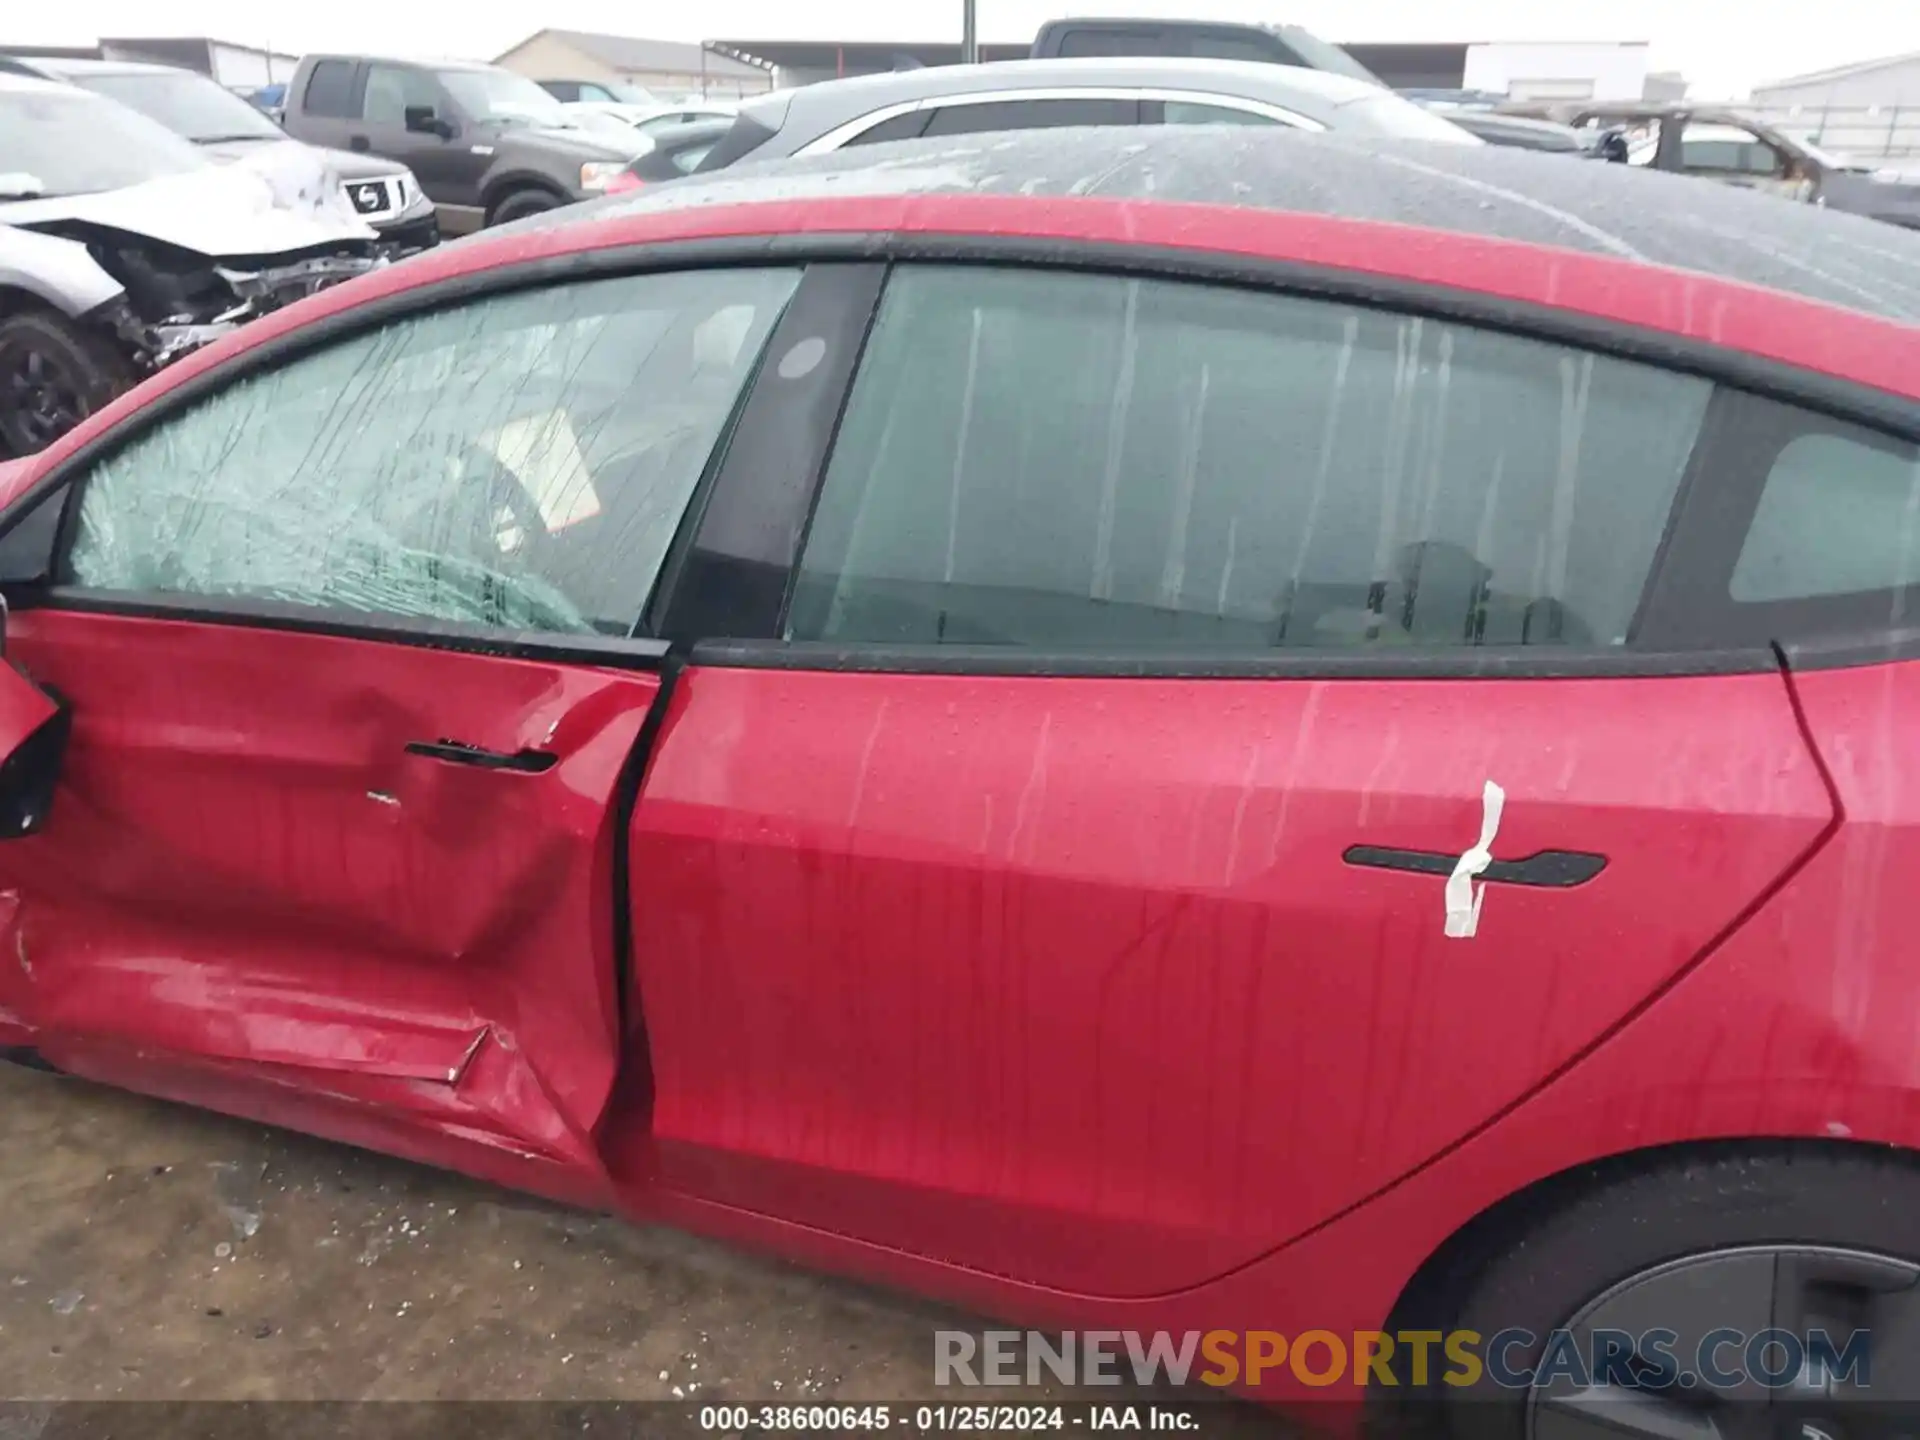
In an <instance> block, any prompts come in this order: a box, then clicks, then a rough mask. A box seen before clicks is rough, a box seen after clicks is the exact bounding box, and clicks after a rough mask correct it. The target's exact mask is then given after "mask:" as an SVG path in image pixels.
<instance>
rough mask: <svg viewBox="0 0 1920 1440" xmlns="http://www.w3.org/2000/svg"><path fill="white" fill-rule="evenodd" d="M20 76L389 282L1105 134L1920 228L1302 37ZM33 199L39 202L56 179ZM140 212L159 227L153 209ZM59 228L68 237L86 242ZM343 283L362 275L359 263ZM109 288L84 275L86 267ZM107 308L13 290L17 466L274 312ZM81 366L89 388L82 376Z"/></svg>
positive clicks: (1753, 152)
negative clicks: (1393, 149)
mask: <svg viewBox="0 0 1920 1440" xmlns="http://www.w3.org/2000/svg"><path fill="white" fill-rule="evenodd" d="M6 73H12V74H16V75H23V76H32V77H35V78H37V79H39V80H42V81H45V82H49V83H59V84H64V85H68V86H72V87H77V88H79V89H82V90H85V91H87V92H90V93H92V94H93V95H96V96H98V97H102V98H103V99H106V100H110V101H112V102H114V103H116V104H119V105H122V106H125V107H129V108H130V109H131V110H133V111H135V112H138V114H139V115H141V116H144V117H146V118H147V119H148V120H150V121H152V122H155V123H156V124H158V125H160V126H164V127H166V128H167V129H168V130H171V131H172V132H174V134H175V135H177V136H179V137H182V138H184V139H185V140H187V141H190V142H192V143H193V144H194V145H195V146H197V147H199V149H200V150H201V152H202V153H203V154H204V155H205V156H206V157H207V158H208V159H209V160H211V161H215V162H219V163H223V164H239V163H241V162H244V168H246V169H247V170H249V171H250V172H252V173H254V174H261V173H271V174H277V175H279V176H281V177H282V182H283V188H284V184H286V183H290V184H291V185H292V187H293V189H294V190H295V191H297V192H298V193H300V194H302V195H312V194H318V193H319V192H320V191H322V190H326V191H330V192H337V194H338V196H339V198H340V199H341V201H342V202H343V203H344V206H345V208H346V209H347V210H349V211H351V213H352V214H353V215H354V216H356V217H357V218H358V219H359V220H360V221H362V222H364V224H365V225H366V226H367V227H368V228H370V230H371V231H372V232H373V234H374V236H375V239H376V242H377V243H376V245H375V247H374V253H375V255H376V256H378V257H382V258H385V259H387V260H393V259H399V258H404V257H405V256H407V255H410V254H414V253H417V252H418V251H421V250H424V249H428V248H430V247H431V246H433V245H434V244H436V243H437V242H438V241H439V239H440V237H441V234H442V233H443V232H444V233H446V234H448V235H465V234H469V233H472V232H474V231H477V230H480V229H483V228H485V227H488V226H493V225H500V224H506V223H512V222H515V221H519V220H523V219H526V218H527V217H529V216H532V215H536V214H539V213H541V212H543V211H546V210H550V209H554V208H557V207H561V206H565V205H570V204H574V203H578V202H581V201H584V200H589V199H592V198H595V197H599V196H605V195H617V194H622V193H627V192H631V191H633V190H636V189H640V188H643V187H646V186H653V185H660V184H665V183H672V182H677V181H679V180H682V179H684V178H685V177H686V176H688V175H690V174H695V173H710V172H712V171H715V170H719V169H724V168H726V167H729V166H732V165H736V164H740V163H742V162H746V161H754V162H765V161H772V160H778V159H784V158H791V157H800V156H808V155H816V154H823V153H828V152H832V151H835V150H839V149H841V148H844V147H864V146H870V145H877V144H887V143H895V142H900V141H905V140H911V139H917V138H939V137H957V136H964V135H971V134H980V133H1003V132H1016V131H1023V130H1033V129H1052V128H1065V127H1085V126H1092V127H1100V128H1106V129H1115V128H1119V129H1128V128H1140V127H1190V126H1196V125H1203V126H1231V127H1240V128H1244V127H1249V126H1253V127H1267V128H1277V129H1280V130H1291V131H1296V132H1301V133H1329V134H1337V135H1346V136H1354V137H1361V138H1371V139H1374V140H1379V141H1382V142H1386V141H1393V140H1401V139H1416V140H1422V141H1427V142H1431V143H1434V144H1441V145H1450V146H1459V145H1475V144H1482V143H1490V144H1494V145H1498V146H1503V147H1510V148H1516V147H1517V148H1522V149H1529V150H1536V151H1543V152H1550V153H1555V154H1559V155H1563V156H1569V157H1579V158H1589V159H1601V160H1612V161H1622V162H1625V163H1627V164H1629V165H1631V166H1645V167H1649V168H1658V169H1672V170H1678V171H1681V172H1684V173H1689V174H1697V175H1706V176H1710V177H1711V178H1715V179H1722V180H1728V181H1731V182H1732V183H1735V184H1739V185H1744V186H1747V187H1750V188H1757V189H1767V190H1771V191H1774V192H1777V193H1780V194H1783V195H1787V196H1789V197H1791V198H1794V199H1799V200H1805V201H1810V202H1812V203H1814V204H1817V205H1822V206H1826V207H1829V208H1834V209H1846V210H1852V211H1856V212H1858V213H1863V214H1868V215H1871V216H1873V217H1875V218H1877V219H1883V220H1889V221H1892V222H1893V223H1896V224H1903V225H1917V224H1920V184H1916V183H1914V182H1913V181H1911V180H1910V179H1906V180H1903V179H1902V178H1900V177H1895V176H1892V175H1888V174H1879V175H1876V174H1870V173H1862V172H1859V171H1857V170H1856V169H1854V168H1851V167H1847V166H1845V165H1844V164H1842V163H1841V162H1837V161H1835V160H1833V158H1832V157H1829V156H1825V155H1823V154H1821V153H1820V152H1819V151H1818V150H1817V149H1816V148H1815V147H1812V146H1810V145H1806V144H1804V143H1802V142H1797V141H1793V140H1791V139H1790V138H1789V137H1785V136H1782V135H1779V134H1778V133H1777V132H1773V131H1770V130H1768V129H1767V128H1766V127H1761V126H1757V125H1754V126H1751V127H1748V128H1742V124H1743V122H1741V121H1740V120H1739V118H1738V117H1736V116H1733V115H1731V114H1722V113H1715V112H1707V111H1690V110H1686V109H1675V108H1671V107H1669V108H1668V109H1665V110H1662V109H1659V108H1658V107H1620V108H1615V109H1607V108H1604V107H1592V106H1587V107H1558V108H1554V107H1546V108H1536V110H1535V112H1534V113H1520V111H1522V110H1524V109H1525V108H1526V107H1515V106H1497V105H1491V104H1489V103H1487V101H1486V99H1485V97H1476V96H1464V95H1461V96H1448V95H1440V94H1432V95H1422V96H1419V97H1416V98H1409V97H1407V96H1402V95H1398V94H1396V93H1394V92H1393V91H1391V90H1389V89H1387V88H1386V87H1384V86H1383V85H1381V84H1380V83H1379V81H1378V79H1377V77H1375V76H1373V75H1371V74H1370V73H1369V72H1367V71H1366V70H1365V68H1364V67H1362V66H1360V65H1358V64H1357V63H1356V62H1355V61H1353V59H1352V57H1351V56H1349V55H1347V54H1346V52H1345V51H1343V50H1341V49H1339V47H1337V46H1332V45H1328V44H1327V43H1326V42H1324V41H1321V40H1319V39H1317V38H1316V37H1314V36H1312V35H1311V34H1310V33H1308V32H1306V31H1304V30H1301V29H1299V28H1298V27H1290V26H1281V27H1265V26H1253V25H1235V24H1217V23H1212V22H1199V21H1184V20H1170V19H1072V20H1061V21H1055V22H1051V23H1049V24H1048V25H1046V26H1044V27H1042V29H1041V31H1040V32H1039V34H1038V35H1037V37H1036V39H1035V42H1034V45H1033V47H1032V51H1031V54H1030V56H1029V57H1028V58H1026V59H1023V60H1018V61H1013V62H1007V63H1003V64H989V65H975V66H965V67H961V66H950V67H936V68H923V69H914V70H908V71H903V72H899V73H894V74H886V75H874V76H866V77H861V78H855V79H849V80H842V81H836V82H830V83H825V84H819V85H813V86H806V87H802V88H799V89H787V90H779V91H775V92H772V93H770V94H766V95H762V96H760V97H757V98H755V99H752V100H749V101H746V102H743V103H741V104H738V105H733V104H713V103H708V102H692V101H678V100H670V99H663V98H661V97H658V96H655V95H652V94H650V93H649V92H647V91H645V90H644V89H642V88H640V87H635V86H628V85H605V84H599V83H596V82H592V81H586V80H564V79H561V80H547V81H542V82H537V83H536V82H534V81H531V80H528V79H526V78H524V77H522V76H520V75H517V74H514V73H511V72H509V71H506V70H503V69H500V68H498V67H495V66H491V65H482V64H474V63H467V62H456V61H444V62H422V61H414V60H404V59H396V58H387V57H381V56H371V55H352V54H314V55H309V56H307V57H305V58H304V59H303V60H302V61H301V62H300V65H299V67H298V69H297V71H296V73H295V75H294V76H293V78H292V80H291V81H290V82H289V83H288V84H287V85H285V86H284V87H280V92H281V93H277V94H276V95H275V96H274V97H273V101H274V104H275V106H276V111H275V113H276V114H277V116H278V119H277V120H275V119H272V118H269V117H268V115H267V114H266V113H264V112H263V111H262V110H261V109H260V108H258V107H257V106H256V105H254V104H250V103H248V102H247V101H245V100H242V99H241V98H239V97H238V96H236V95H234V94H232V93H230V92H228V91H227V90H225V89H223V88H222V87H221V86H219V85H218V84H216V83H214V82H213V81H212V80H210V79H208V78H206V77H204V76H200V75H196V74H191V73H189V72H185V71H181V70H175V69H169V68H166V67H161V66H154V65H138V64H127V63H118V62H102V61H80V60H42V59H34V60H24V59H10V58H6V57H0V74H6ZM102 133H105V132H102ZM149 153H151V154H153V155H154V157H155V158H154V159H153V162H152V163H153V167H154V168H153V169H152V171H151V173H146V172H138V171H137V167H136V168H135V169H127V168H125V166H123V167H122V170H121V172H120V173H121V174H122V175H123V176H124V177H125V178H124V180H123V187H124V188H133V189H138V188H139V187H140V186H141V185H142V184H144V182H145V181H147V180H149V179H153V178H156V177H158V176H161V175H165V174H170V173H172V172H171V168H170V167H171V165H172V164H173V162H171V161H167V160H164V159H161V158H159V157H158V152H157V151H156V150H155V145H154V143H153V142H152V139H151V136H149V137H148V141H147V143H145V144H136V145H135V146H134V147H133V149H132V150H131V151H130V152H129V154H130V155H133V156H137V155H142V154H149ZM288 177H294V178H292V179H291V180H289V179H288ZM301 177H304V178H301ZM33 183H34V184H36V185H39V186H41V187H42V189H44V187H45V183H46V182H45V177H36V178H34V180H33ZM13 184H14V191H15V193H14V195H13V197H12V198H13V200H14V202H15V203H16V205H17V204H18V203H19V202H21V201H25V200H27V199H29V198H33V199H36V200H45V199H48V198H51V197H49V196H47V195H44V194H39V195H32V194H30V193H29V191H28V187H27V182H25V181H18V180H16V181H15V182H13ZM124 208H128V209H129V210H130V211H138V210H140V208H141V206H140V203H139V201H138V197H137V196H136V197H131V199H130V201H129V205H128V206H127V207H124ZM283 208H285V207H283ZM18 213H19V215H20V222H19V223H23V224H24V223H28V222H31V223H34V224H37V225H39V226H40V229H39V230H38V232H37V233H38V234H40V235H41V236H42V237H48V238H59V237H57V236H54V235H53V232H52V231H50V230H48V229H47V228H46V226H47V225H48V224H49V223H53V222H52V220H50V219H49V217H48V216H47V215H46V214H45V213H42V212H31V213H29V212H18ZM0 218H5V217H4V216H0ZM55 218H56V219H58V223H61V224H64V225H67V226H68V228H69V230H71V227H72V225H73V224H75V223H77V222H76V221H75V220H74V219H73V218H72V217H65V218H59V217H55ZM338 218H339V217H338V216H337V215H333V216H332V219H331V220H330V221H329V222H328V223H337V221H338ZM134 233H139V232H137V229H136V231H135V232H134ZM0 238H3V239H4V243H6V244H7V245H8V246H9V247H10V251H11V253H12V254H13V255H14V256H15V258H14V260H13V261H12V262H11V263H12V266H13V268H14V269H15V270H20V271H25V270H27V269H31V268H32V267H33V266H34V265H39V266H41V267H45V266H47V265H49V264H51V263H52V262H51V261H49V260H48V259H46V258H45V257H46V251H45V249H44V246H42V247H41V248H40V249H39V250H38V251H37V252H36V253H35V254H34V255H32V256H29V255H28V254H27V253H26V252H27V250H29V249H31V248H32V247H33V245H34V244H35V243H36V242H30V241H27V240H25V239H24V238H22V237H21V236H19V235H10V236H4V237H0ZM148 238H149V239H151V238H152V237H151V236H149V237H148ZM309 238H311V239H312V242H313V244H314V245H321V246H324V245H327V244H332V243H335V242H336V241H338V240H339V238H340V237H338V236H334V235H332V234H331V233H328V234H327V235H326V236H324V237H322V236H321V235H320V234H319V233H318V232H316V233H315V235H313V236H312V237H309ZM197 240H198V243H199V244H200V247H201V249H200V250H199V251H198V252H196V253H204V254H208V255H211V256H215V257H216V258H217V257H220V256H226V255H229V254H232V253H236V252H235V251H234V250H233V246H232V245H231V244H229V243H228V242H226V241H225V240H223V239H221V238H220V237H218V236H217V235H215V234H212V233H211V232H209V231H206V230H205V229H204V228H203V230H202V231H201V232H199V234H198V235H197ZM208 247H211V248H208ZM333 258H334V260H335V261H336V262H337V263H339V264H345V263H347V257H344V256H335V257H333ZM101 263H102V262H101V261H100V260H99V258H98V257H91V256H90V257H89V260H88V264H89V265H92V266H95V267H96V268H97V267H98V266H99V265H100V264H101ZM105 263H106V265H107V269H106V270H105V271H103V272H102V274H103V275H105V276H106V277H107V278H108V279H111V277H112V274H113V267H114V266H115V265H119V266H122V267H123V268H124V265H125V263H126V262H124V261H114V260H109V261H107V262H105ZM330 273H331V272H330ZM339 273H345V272H344V271H341V272H339ZM98 288H99V287H98V285H94V286H93V287H92V288H89V287H88V286H84V285H82V286H77V287H76V286H75V285H74V284H73V283H72V282H71V280H68V279H65V278H64V277H62V278H57V279H56V278H54V277H49V276H46V275H42V276H41V277H40V279H39V281H38V282H37V283H36V284H35V285H34V286H27V285H26V284H25V283H24V282H22V283H21V284H20V285H18V286H17V287H16V292H15V293H16V294H17V295H19V296H22V297H27V299H28V300H30V301H31V304H32V306H33V307H35V316H34V318H32V319H31V320H30V321H29V320H27V319H17V320H16V322H15V324H14V327H13V334H14V336H15V338H14V340H13V342H12V344H13V349H12V351H11V352H0V357H3V356H4V354H5V353H12V354H14V356H15V358H16V360H18V361H19V364H20V365H27V364H28V363H29V362H30V363H31V367H32V368H33V372H34V374H35V375H36V376H38V377H39V380H38V381H37V382H36V384H35V385H34V386H25V382H24V381H21V382H19V383H20V386H21V387H24V388H19V391H18V393H19V394H20V395H22V396H25V395H27V394H29V393H31V394H32V395H33V397H34V398H33V400H32V402H31V403H32V407H33V408H32V409H31V412H30V413H31V414H32V415H33V416H35V417H37V418H34V419H33V420H32V421H31V423H29V422H28V421H26V420H23V419H21V418H20V417H21V415H23V414H27V413H29V412H27V411H24V410H19V409H18V408H16V414H15V418H14V420H13V422H12V433H11V434H9V433H8V432H7V431H6V429H5V428H4V427H0V438H4V443H7V444H9V445H11V446H13V447H15V448H18V447H19V446H21V445H23V444H25V443H27V441H28V438H29V435H30V434H31V435H39V436H42V437H44V436H45V435H46V434H48V433H53V432H57V430H58V428H59V427H61V426H63V425H65V424H67V423H70V420H71V417H72V416H74V415H76V414H85V413H87V411H88V408H89V407H90V406H92V405H94V404H97V403H98V397H99V396H100V395H102V394H110V393H114V391H115V389H116V387H117V386H118V385H119V384H122V383H124V379H125V377H126V375H133V376H137V375H140V374H144V373H149V372H150V371H151V370H152V369H154V368H157V367H159V366H161V365H164V364H166V363H169V362H170V361H171V360H172V359H174V358H177V357H178V356H179V355H181V354H184V353H186V352H187V351H188V350H190V349H192V348H194V347H195V346H196V345H198V344H202V343H205V341H206V340H207V339H208V338H211V337H213V336H214V335H217V334H219V333H223V328H224V327H227V326H230V325H231V324H234V323H238V322H239V321H241V320H244V319H246V318H248V317H249V316H250V315H251V314H253V313H257V312H258V310H259V308H260V305H259V304H258V303H257V302H256V303H253V304H252V307H251V308H250V309H247V310H244V311H237V312H235V313H232V314H228V313H226V311H225V310H218V307H216V310H217V311H218V313H217V318H216V317H215V316H214V315H210V314H206V313H201V311H197V310H191V309H187V308H180V307H174V308H169V305H168V302H166V301H164V300H162V299H159V298H156V297H154V296H151V295H148V294H147V293H146V292H145V291H142V290H141V289H139V287H137V286H136V287H135V289H134V290H133V291H131V292H129V294H130V303H131V304H132V305H133V306H134V316H135V318H134V321H133V322H132V323H133V324H135V325H136V326H140V325H144V326H146V327H148V329H150V330H151V331H152V333H151V334H149V335H145V336H142V337H141V338H139V339H138V340H135V341H129V340H128V338H127V336H128V334H129V333H130V332H128V330H127V328H126V326H125V325H118V326H114V327H110V328H112V329H113V331H114V334H115V335H116V336H117V337H118V338H117V340H116V341H115V342H114V343H116V344H119V345H121V346H122V349H123V352H124V353H122V355H121V358H122V359H123V360H124V361H125V362H126V364H125V366H123V367H119V368H115V367H111V366H107V367H103V366H101V365H97V364H96V365H92V366H81V364H80V359H79V357H80V356H81V354H82V348H83V347H80V338H85V339H87V340H88V341H89V342H93V341H98V339H99V334H100V331H101V322H100V320H99V318H98V317H96V318H94V319H92V320H89V321H84V322H83V321H82V320H81V319H80V318H79V314H80V312H79V311H77V310H76V309H75V308H74V307H75V306H76V305H79V304H81V303H82V302H83V301H84V300H86V299H87V298H88V297H91V296H92V295H93V294H94V291H95V290H97V289H98ZM55 296H58V297H60V298H58V299H55V298H53V297H55ZM22 303H26V302H25V301H23V302H21V303H16V304H15V305H14V306H13V307H12V309H13V310H19V309H21V304H22ZM203 308H204V307H203ZM4 318H5V316H4V314H0V319H4ZM155 327H157V328H155ZM51 330H62V331H63V332H64V333H66V334H67V336H68V339H69V341H70V342H71V343H70V344H69V345H68V347H67V351H66V352H64V353H62V354H61V355H59V356H53V355H50V354H41V353H37V352H36V353H34V354H32V355H24V352H23V350H22V347H23V346H24V347H28V348H31V345H32V344H35V343H41V342H40V341H35V340H34V339H33V337H44V336H45V335H46V334H47V333H50V331H51ZM0 333H4V332H0ZM76 337H80V338H76ZM129 346H130V347H131V348H127V347H129ZM76 367H78V368H79V369H82V370H84V371H85V373H84V374H76V373H75V372H76ZM16 368H17V367H16ZM122 371H124V374H123V373H122ZM21 403H22V404H25V403H26V402H25V401H24V400H23V401H22V402H21ZM76 407H77V408H76Z"/></svg>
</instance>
